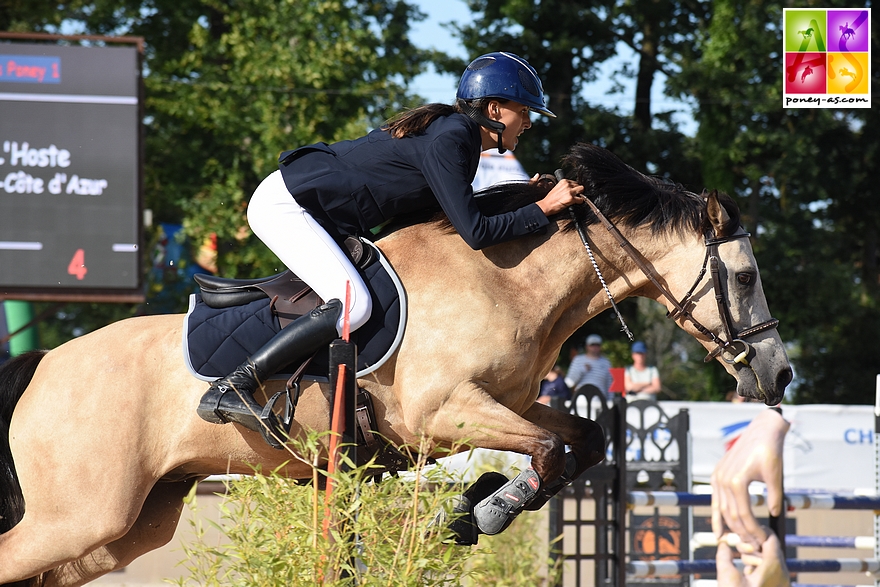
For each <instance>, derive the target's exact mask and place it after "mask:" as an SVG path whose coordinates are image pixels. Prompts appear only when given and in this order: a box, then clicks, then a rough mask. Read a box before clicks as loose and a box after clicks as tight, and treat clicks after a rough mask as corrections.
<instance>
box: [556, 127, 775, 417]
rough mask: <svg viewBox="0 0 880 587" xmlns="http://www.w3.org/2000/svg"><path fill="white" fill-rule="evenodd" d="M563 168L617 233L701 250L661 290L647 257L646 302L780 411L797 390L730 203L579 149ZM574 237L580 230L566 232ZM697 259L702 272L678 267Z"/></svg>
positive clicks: (587, 213) (582, 215)
mask: <svg viewBox="0 0 880 587" xmlns="http://www.w3.org/2000/svg"><path fill="white" fill-rule="evenodd" d="M565 163H566V165H567V166H568V167H569V168H570V169H573V173H574V176H575V178H576V180H577V181H578V183H580V184H582V185H583V186H584V188H585V193H586V195H587V196H588V197H589V198H590V200H591V201H593V202H594V203H595V204H596V207H597V208H598V209H599V211H600V213H601V214H602V215H603V216H605V217H606V218H607V219H609V220H610V221H611V222H612V223H613V224H615V225H616V226H619V227H621V228H622V229H624V230H625V229H626V228H631V229H632V228H639V227H641V228H648V229H649V232H650V234H652V235H657V236H660V235H661V234H665V235H670V234H676V235H677V236H679V237H680V242H681V243H682V244H681V245H680V247H679V248H682V247H683V249H682V250H683V252H686V249H687V248H692V249H695V254H690V255H689V256H688V255H681V256H677V257H675V261H674V262H672V263H670V267H669V268H668V269H666V270H665V271H661V273H662V278H663V282H665V284H664V283H661V282H660V281H659V280H654V278H652V277H651V274H652V273H653V272H654V271H655V270H656V267H655V266H653V265H651V259H650V258H648V257H647V256H646V255H645V254H644V251H642V255H641V256H643V257H644V260H645V261H646V263H645V265H644V266H643V267H642V271H643V273H645V275H646V276H647V277H648V278H649V280H650V281H651V284H652V286H653V287H650V286H649V288H648V289H647V290H646V291H649V292H652V293H650V294H648V295H649V296H650V297H653V298H654V299H656V300H657V301H659V302H660V303H663V304H664V305H666V307H667V309H668V310H669V315H670V317H672V318H674V319H675V320H676V323H677V324H678V325H679V326H680V327H681V328H683V329H684V330H685V331H687V332H689V333H690V334H692V335H693V336H694V337H695V338H696V339H697V340H699V341H700V343H701V344H703V346H705V347H706V349H707V350H708V351H709V355H708V356H707V360H710V359H711V358H716V359H717V360H719V361H720V362H721V363H722V364H723V365H724V367H725V369H726V370H727V371H728V372H729V373H730V374H731V375H733V376H734V377H735V378H736V380H737V392H738V393H739V394H740V395H742V396H744V397H751V398H755V399H760V400H762V401H764V402H765V403H767V404H768V405H775V404H777V403H779V401H781V399H782V394H783V393H784V391H785V387H786V386H787V385H788V384H789V383H790V382H791V377H792V372H791V366H790V365H789V362H788V357H787V355H786V353H785V349H784V347H783V345H782V341H781V339H780V338H779V334H778V333H777V332H776V324H777V321H776V320H774V319H773V318H772V317H771V316H770V311H769V309H768V307H767V301H766V298H765V297H764V291H763V288H762V287H761V277H760V273H759V272H758V264H757V262H756V260H755V256H754V253H753V252H752V248H751V243H750V242H749V239H748V236H749V235H748V234H747V233H746V232H745V231H744V230H743V229H742V227H741V226H740V213H739V208H738V207H737V205H736V202H734V201H733V199H732V198H731V197H730V196H728V195H727V194H724V193H720V192H717V191H712V192H703V193H702V194H700V195H697V194H695V193H693V192H690V191H688V190H686V189H685V188H684V187H683V186H681V185H680V184H676V183H673V182H670V181H668V180H665V179H662V178H656V177H649V176H646V175H644V174H642V173H639V172H638V171H636V170H635V169H633V168H632V167H630V166H628V165H626V164H625V163H624V162H623V161H621V160H620V159H619V158H617V157H616V156H615V155H613V154H612V153H611V152H610V151H607V150H605V149H602V148H600V147H596V146H595V145H588V144H579V145H576V146H575V147H573V148H572V149H571V151H570V152H569V154H568V156H567V157H566V158H565ZM574 211H575V216H576V217H577V219H578V222H580V223H582V224H584V225H588V226H589V225H593V224H595V223H597V222H599V218H598V217H597V215H596V214H595V213H594V212H593V210H592V209H591V208H590V207H588V206H587V205H580V206H576V207H575V208H574ZM572 227H576V224H574V223H572V225H570V226H568V227H567V229H572ZM658 240H660V239H658ZM664 242H668V241H664ZM687 243H690V244H687ZM655 248H656V247H655ZM646 250H647V249H646ZM652 256H656V255H652ZM700 257H701V258H702V259H703V264H702V269H701V267H700V266H699V265H698V263H699V261H696V262H695V261H690V263H691V265H693V266H689V265H688V261H684V262H682V261H681V259H695V258H700ZM634 262H635V263H636V264H637V265H638V264H639V261H638V260H634ZM657 263H660V261H657Z"/></svg>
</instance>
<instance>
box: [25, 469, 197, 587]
mask: <svg viewBox="0 0 880 587" xmlns="http://www.w3.org/2000/svg"><path fill="white" fill-rule="evenodd" d="M193 483H194V481H179V482H174V483H157V484H156V485H155V486H154V487H153V490H152V491H150V495H149V496H148V497H147V500H146V501H145V502H144V506H143V508H142V509H141V513H140V516H138V519H137V521H136V522H135V523H134V525H133V526H132V527H131V529H130V530H129V531H128V532H127V533H126V534H125V536H123V537H121V538H119V539H117V540H114V541H113V542H110V543H109V544H105V545H104V546H101V547H99V548H96V549H95V550H93V551H92V552H90V553H89V554H87V555H86V556H84V557H82V558H80V559H78V560H76V561H72V562H69V563H65V564H63V565H61V566H59V567H58V568H56V569H53V570H52V571H49V572H48V573H45V575H44V577H43V583H42V584H41V587H75V586H78V585H83V584H85V583H88V582H89V581H92V580H94V579H96V578H98V577H100V576H101V575H105V574H107V573H110V572H112V571H116V570H119V569H121V568H123V567H125V566H127V565H129V564H131V562H132V561H133V560H134V559H136V558H137V557H139V556H141V555H143V554H145V553H147V552H149V551H151V550H155V549H157V548H160V547H162V546H164V545H166V544H168V543H169V542H170V541H171V539H172V538H173V536H174V531H175V530H176V528H177V524H178V522H179V520H180V515H181V512H182V511H183V499H184V497H186V495H187V493H188V492H189V491H190V490H191V489H192V486H193Z"/></svg>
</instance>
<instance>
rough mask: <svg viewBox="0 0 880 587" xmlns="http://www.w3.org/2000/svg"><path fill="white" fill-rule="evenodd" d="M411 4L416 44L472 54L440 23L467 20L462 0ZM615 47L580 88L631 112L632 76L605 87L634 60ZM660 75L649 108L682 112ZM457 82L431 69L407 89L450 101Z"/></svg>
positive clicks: (623, 48)
mask: <svg viewBox="0 0 880 587" xmlns="http://www.w3.org/2000/svg"><path fill="white" fill-rule="evenodd" d="M413 4H416V5H417V6H418V7H419V9H420V10H421V11H422V12H424V13H425V14H427V15H428V17H427V18H426V19H425V20H424V21H422V22H420V23H413V29H412V35H411V38H412V39H413V41H414V43H415V45H416V46H418V47H421V48H426V49H427V48H433V49H438V50H441V51H443V52H445V53H447V54H450V55H453V56H456V57H461V58H463V59H467V58H468V57H472V56H470V55H467V52H466V51H465V50H464V48H463V47H462V46H461V45H460V44H459V43H458V41H457V39H455V38H454V37H453V36H452V34H451V33H450V32H449V31H448V30H447V29H445V28H444V27H443V26H441V25H442V24H443V23H447V22H459V23H462V22H468V21H470V20H471V13H470V11H469V10H468V8H467V6H466V5H465V3H464V1H463V0H443V1H438V0H413ZM619 51H620V53H619V55H618V56H617V57H616V58H614V59H612V60H609V62H607V63H606V64H604V65H603V67H602V71H601V73H600V75H599V80H598V81H597V82H595V83H592V84H589V85H588V86H586V87H585V88H584V95H585V97H586V98H587V101H588V102H589V103H590V104H594V105H597V106H600V105H601V106H605V107H607V108H611V107H614V106H617V107H619V108H620V110H621V111H622V112H624V113H632V108H633V99H634V96H635V82H634V81H633V80H632V79H626V78H623V77H618V78H617V79H616V80H615V81H618V82H620V84H621V85H622V86H623V87H624V92H623V93H622V94H613V95H609V94H608V90H609V88H610V87H611V85H612V84H611V77H612V75H613V72H614V71H615V70H616V69H617V68H619V67H620V66H621V64H622V63H624V62H626V61H630V62H632V63H635V56H634V53H633V52H632V51H631V50H630V49H629V48H628V47H626V46H624V45H622V44H621V45H620V47H619ZM474 57H475V56H474ZM664 79H665V78H663V77H662V76H660V77H659V78H658V79H657V82H656V83H654V85H653V88H652V90H653V92H652V93H653V96H652V107H653V109H654V110H655V111H659V110H668V109H673V108H674V109H678V110H682V111H685V112H686V111H687V110H688V109H687V107H686V105H684V104H683V103H681V102H676V101H672V100H670V99H669V98H667V97H666V96H664V95H663V81H664ZM457 84H458V77H457V76H454V75H438V74H437V73H434V72H433V71H431V72H429V73H424V74H422V75H420V76H418V77H417V78H416V79H415V81H414V82H413V85H412V87H411V89H412V90H413V91H414V92H416V93H417V94H419V95H420V96H422V97H423V98H425V99H426V100H427V101H428V102H441V103H445V104H450V103H452V100H453V99H454V97H455V88H456V85H457ZM677 118H678V119H679V120H681V121H682V122H687V123H689V124H688V125H687V126H686V128H684V129H683V131H684V132H685V133H687V134H693V133H694V132H695V131H696V128H695V126H693V121H692V119H691V118H690V116H689V115H687V114H685V113H682V114H680V115H679V116H678V117H677Z"/></svg>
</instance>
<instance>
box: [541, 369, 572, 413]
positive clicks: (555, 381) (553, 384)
mask: <svg viewBox="0 0 880 587" xmlns="http://www.w3.org/2000/svg"><path fill="white" fill-rule="evenodd" d="M554 397H559V398H562V399H563V400H570V399H571V390H570V389H569V388H568V386H567V385H566V384H565V380H564V379H563V378H562V368H561V367H560V366H559V365H555V366H554V367H553V368H552V369H550V372H549V373H547V375H545V376H544V379H543V380H542V381H541V391H540V393H539V394H538V402H540V403H542V404H545V405H550V399H551V398H554Z"/></svg>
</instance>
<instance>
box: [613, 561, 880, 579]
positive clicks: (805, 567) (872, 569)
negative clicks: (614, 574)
mask: <svg viewBox="0 0 880 587" xmlns="http://www.w3.org/2000/svg"><path fill="white" fill-rule="evenodd" d="M734 564H736V565H738V566H739V565H741V564H742V563H741V562H738V561H734ZM785 564H786V566H787V567H788V570H789V571H790V572H792V573H868V574H873V575H876V574H877V573H878V572H880V561H878V560H877V559H860V558H836V559H824V560H823V559H816V560H801V559H794V558H792V559H788V560H786V561H785ZM740 568H741V567H740ZM714 572H715V560H714V559H704V560H694V561H685V560H678V561H676V560H657V561H633V562H630V563H627V565H626V573H627V576H630V577H671V576H675V575H692V574H695V573H714Z"/></svg>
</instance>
